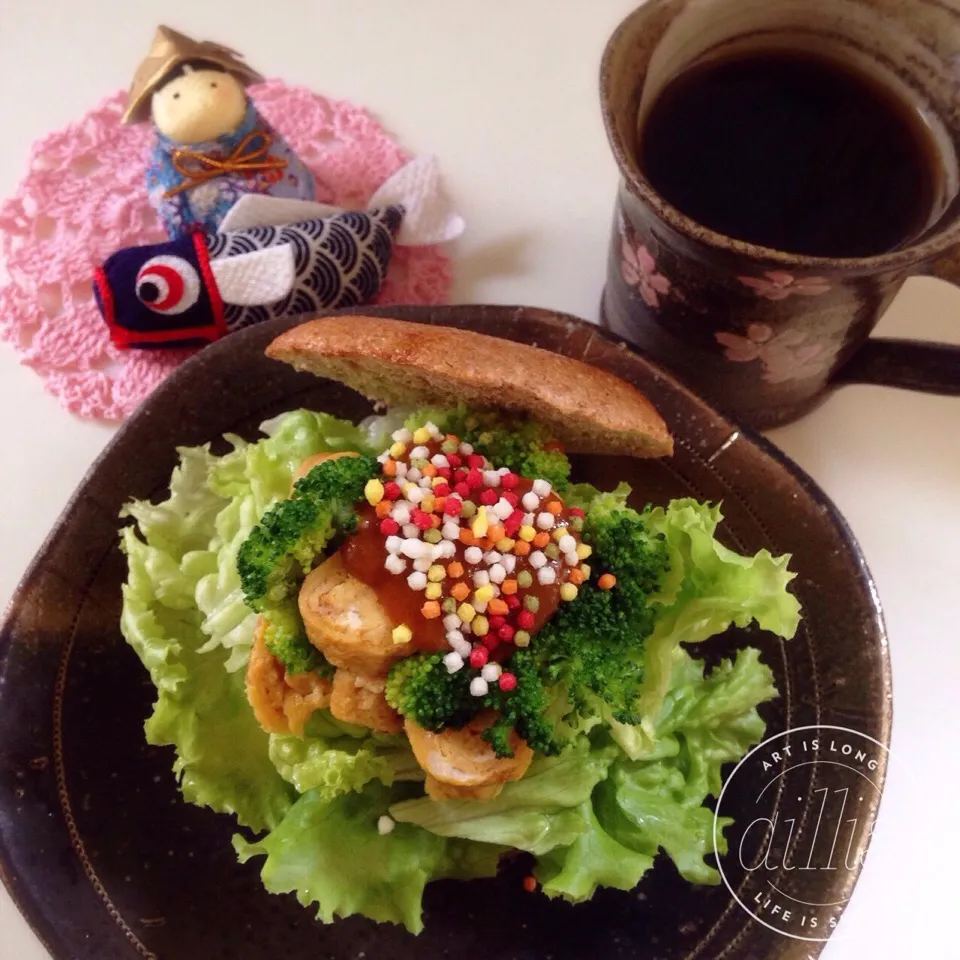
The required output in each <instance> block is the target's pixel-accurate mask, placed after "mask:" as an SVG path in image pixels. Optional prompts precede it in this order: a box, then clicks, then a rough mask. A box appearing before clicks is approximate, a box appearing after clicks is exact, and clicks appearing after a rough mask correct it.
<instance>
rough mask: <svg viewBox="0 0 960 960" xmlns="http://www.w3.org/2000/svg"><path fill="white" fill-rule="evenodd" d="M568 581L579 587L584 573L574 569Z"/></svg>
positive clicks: (568, 576)
mask: <svg viewBox="0 0 960 960" xmlns="http://www.w3.org/2000/svg"><path fill="white" fill-rule="evenodd" d="M567 580H569V581H570V583H573V584H577V585H579V584H581V583H583V571H582V570H581V569H580V568H579V567H574V568H573V570H571V571H569V572H568V573H567ZM501 589H502V588H501Z"/></svg>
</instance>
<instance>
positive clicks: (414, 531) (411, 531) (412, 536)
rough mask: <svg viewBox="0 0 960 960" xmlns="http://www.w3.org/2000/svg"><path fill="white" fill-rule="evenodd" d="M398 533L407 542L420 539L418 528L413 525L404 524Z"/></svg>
mask: <svg viewBox="0 0 960 960" xmlns="http://www.w3.org/2000/svg"><path fill="white" fill-rule="evenodd" d="M400 532H401V533H402V534H403V535H404V536H405V537H406V538H407V539H408V540H417V539H418V538H419V537H420V528H419V527H418V526H417V525H416V524H415V523H405V524H404V525H403V526H402V527H401V528H400Z"/></svg>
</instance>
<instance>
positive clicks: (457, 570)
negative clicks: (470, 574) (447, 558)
mask: <svg viewBox="0 0 960 960" xmlns="http://www.w3.org/2000/svg"><path fill="white" fill-rule="evenodd" d="M447 576H448V577H452V578H453V579H454V580H456V579H457V578H458V577H462V576H463V564H462V563H461V562H460V561H459V560H454V561H453V563H448V564H447Z"/></svg>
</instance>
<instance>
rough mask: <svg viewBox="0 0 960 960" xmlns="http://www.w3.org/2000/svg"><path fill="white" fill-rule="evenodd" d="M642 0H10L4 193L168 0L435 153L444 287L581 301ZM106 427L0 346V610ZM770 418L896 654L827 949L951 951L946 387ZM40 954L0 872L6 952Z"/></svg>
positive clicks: (901, 324) (957, 654)
mask: <svg viewBox="0 0 960 960" xmlns="http://www.w3.org/2000/svg"><path fill="white" fill-rule="evenodd" d="M634 5H635V4H634V0H595V2H590V3H587V2H586V0H515V2H509V3H508V2H506V0H500V2H490V0H483V2H481V0H407V2H405V3H398V2H396V0H363V2H348V0H283V2H281V3H274V4H264V3H262V2H257V0H233V2H232V3H230V4H226V3H223V4H199V3H195V2H192V0H166V2H165V3H164V4H161V5H152V4H150V5H148V4H145V3H131V2H129V0H86V2H85V3H82V4H81V3H76V2H74V0H46V2H42V3H12V2H10V3H4V4H3V5H2V11H0V91H2V94H0V130H2V131H3V150H2V151H0V195H6V194H8V193H9V192H11V191H12V190H13V189H14V187H15V185H16V183H17V181H18V179H19V178H20V176H21V175H22V173H23V171H24V169H25V163H26V158H27V153H28V147H29V145H30V143H31V142H32V140H33V139H34V138H36V137H38V136H40V135H42V134H43V133H45V132H46V131H48V130H50V129H51V128H55V127H58V126H60V125H62V124H64V123H66V122H68V121H70V120H71V119H73V118H74V117H76V116H78V115H79V114H81V113H82V112H83V111H84V110H86V109H88V108H89V107H90V106H91V105H93V104H94V103H96V102H97V101H98V100H99V99H100V98H101V97H102V96H103V95H104V94H105V93H108V92H110V91H113V90H115V89H117V88H119V87H125V86H126V84H127V82H128V80H129V78H130V76H131V75H132V71H133V69H134V67H135V65H136V63H137V62H138V61H139V59H140V57H141V56H142V55H143V54H144V53H145V52H146V48H147V45H148V43H149V41H150V38H151V36H152V33H153V29H154V27H155V26H156V22H157V21H156V20H155V18H156V17H157V16H158V11H161V10H162V17H163V21H164V22H166V23H168V24H169V25H171V26H173V27H175V28H178V29H181V30H183V31H184V32H186V33H188V34H190V35H192V36H195V37H198V38H209V39H216V40H219V41H221V42H224V43H226V44H228V45H229V46H232V47H233V48H235V49H238V50H241V51H243V52H244V53H245V54H246V56H247V58H248V60H249V61H250V62H251V63H252V64H253V65H254V66H255V67H257V68H258V69H259V70H260V71H261V72H263V73H264V74H266V75H268V76H282V77H284V78H285V79H287V80H289V81H291V82H298V83H304V84H307V85H309V86H311V87H312V88H313V89H315V90H317V91H319V92H322V93H324V94H327V95H330V96H333V97H338V98H348V99H353V100H355V101H357V102H360V103H363V104H366V105H367V106H368V107H370V108H371V109H372V110H373V111H374V112H375V113H376V114H377V115H379V116H380V117H381V119H382V120H383V122H384V123H385V125H386V127H387V128H388V129H390V130H391V131H393V132H394V133H395V134H396V135H398V136H399V137H400V138H401V139H402V142H403V143H404V144H405V146H406V147H407V148H408V149H410V150H411V151H413V152H417V153H419V152H435V153H437V154H439V156H440V158H441V162H442V166H443V170H444V173H445V176H446V182H447V184H448V187H449V190H450V192H451V193H452V194H453V196H455V197H456V198H457V203H458V209H459V211H460V212H461V213H462V214H463V215H464V217H465V218H466V220H467V224H468V231H467V233H466V235H465V236H464V237H463V238H462V239H461V240H460V241H458V243H457V244H456V245H455V247H454V248H453V250H452V252H453V253H454V255H455V257H456V281H455V285H454V289H453V291H452V296H451V299H452V300H453V301H455V302H456V301H468V302H481V301H487V302H492V303H524V304H531V305H536V306H543V307H552V308H556V309H559V310H565V311H569V312H571V313H574V314H579V315H580V316H583V317H585V318H588V319H591V320H595V319H596V314H597V305H598V299H599V296H600V290H601V287H602V284H603V276H604V268H605V257H606V247H607V240H608V230H609V225H610V217H611V210H612V203H613V194H614V189H615V185H616V181H617V172H616V169H615V166H614V163H613V161H612V159H611V156H610V154H609V152H608V150H607V145H606V140H605V137H604V133H603V128H602V124H601V119H600V112H599V108H598V96H597V65H598V62H599V58H600V54H601V51H602V48H603V45H604V42H605V40H606V38H607V37H608V35H609V34H610V32H611V31H612V29H613V28H614V26H615V25H616V24H617V23H618V22H619V20H620V18H621V17H622V16H623V15H625V14H626V13H627V12H628V11H629V10H630V9H631V8H632V7H633V6H634ZM218 11H219V12H218ZM226 11H228V12H226ZM878 332H879V333H881V334H885V335H893V336H909V337H920V338H930V339H936V340H943V341H950V342H953V343H960V291H957V290H954V289H952V288H951V287H949V286H947V285H946V284H942V283H940V282H938V281H934V280H927V279H919V280H912V281H910V282H908V284H907V286H906V287H905V289H904V290H903V292H902V294H901V295H900V297H899V298H898V300H897V301H896V303H895V304H894V306H893V308H892V309H891V310H890V312H889V313H888V315H887V316H886V317H885V318H884V320H883V321H882V323H881V324H880V327H879V330H878ZM112 433H113V428H112V427H110V426H106V425H102V424H97V423H90V422H87V421H82V420H79V419H76V418H74V417H72V416H71V415H68V414H67V413H65V412H64V411H63V410H62V409H61V408H60V406H59V405H58V403H57V401H56V400H54V399H53V398H52V397H50V396H48V395H47V394H46V393H45V392H44V389H43V386H42V384H41V381H40V380H39V378H38V377H37V376H36V375H35V374H34V373H33V372H32V371H31V370H29V369H28V368H26V367H22V366H20V365H19V363H18V360H17V356H16V355H15V353H14V351H13V349H12V348H11V347H10V346H9V345H8V344H0V436H2V437H3V438H4V447H3V454H2V456H0V463H2V464H3V469H0V543H2V551H0V606H2V605H4V604H5V603H6V600H7V599H8V597H9V596H10V594H11V593H12V591H13V589H14V587H15V585H16V583H17V581H18V579H19V577H20V574H21V573H22V572H23V570H24V568H25V567H26V566H27V564H28V563H29V561H30V559H31V557H32V556H33V555H34V553H35V551H36V549H37V548H38V547H39V545H40V543H41V540H42V538H43V537H44V535H45V534H46V532H47V530H48V529H49V527H50V526H51V525H52V524H53V522H54V520H55V519H56V517H57V515H58V513H59V512H60V510H61V508H62V506H63V505H64V503H65V502H66V500H67V498H68V496H69V495H70V493H71V491H72V490H73V488H74V486H75V485H76V484H77V482H78V481H79V480H80V478H81V477H82V475H83V474H84V472H85V471H86V469H87V467H88V466H89V465H90V463H91V462H92V460H93V459H94V457H95V456H96V455H97V454H98V453H99V452H100V450H101V449H102V448H103V446H104V445H105V444H106V443H107V442H108V441H109V439H110V437H111V435H112ZM770 437H771V439H772V440H773V441H774V442H775V443H777V444H779V445H780V446H781V447H782V448H783V449H784V450H786V451H787V453H789V454H790V455H791V456H792V457H793V458H794V459H796V460H797V461H798V462H799V463H800V465H801V466H803V467H804V468H805V469H806V470H807V471H808V472H809V473H811V474H812V475H813V477H814V478H815V479H816V480H817V481H818V482H819V483H820V484H821V485H822V486H823V488H824V489H825V490H826V491H827V493H828V494H829V495H830V496H831V497H832V498H833V499H834V500H835V502H836V503H837V505H838V506H839V508H840V509H841V511H842V512H843V513H844V514H845V515H846V516H847V518H848V520H849V522H850V525H851V526H852V528H853V531H854V533H855V534H856V536H857V537H858V538H859V540H860V543H861V545H862V547H863V549H864V551H865V553H866V557H867V560H868V563H869V565H870V567H871V568H872V570H873V573H874V576H875V577H876V581H877V584H878V588H879V592H880V597H881V599H882V602H883V604H884V607H885V612H886V618H887V625H888V628H889V634H890V648H891V656H892V659H893V673H894V689H895V712H896V722H895V729H894V742H893V752H894V756H895V762H894V764H893V767H892V772H891V776H890V779H889V781H888V787H887V790H886V791H885V795H884V800H883V808H882V811H881V816H880V822H879V824H878V826H877V829H876V833H875V842H874V846H873V848H872V850H871V853H870V856H869V858H868V860H867V864H866V868H865V870H864V873H863V876H862V879H861V882H860V885H859V886H858V889H857V893H856V895H855V897H854V899H853V902H852V904H851V906H850V908H849V909H848V911H847V914H846V916H845V918H844V921H843V923H842V924H841V926H840V928H839V931H838V933H837V934H836V936H835V937H834V939H833V940H832V941H831V942H830V943H829V944H828V946H827V948H826V950H825V951H824V954H823V956H824V957H826V958H827V960H859V958H866V957H870V958H876V960H885V958H890V960H893V958H897V960H901V958H908V957H909V958H911V960H913V958H917V960H936V958H941V957H942V958H946V957H955V956H958V955H960V947H958V945H957V943H956V940H957V938H956V934H955V927H954V924H955V922H956V921H955V918H956V897H955V888H956V884H955V881H954V880H953V879H951V878H952V876H953V873H954V871H955V870H956V864H957V862H958V860H960V839H958V837H960V832H958V829H957V822H956V816H957V811H958V800H957V797H958V794H960V774H958V769H960V765H958V764H957V763H956V761H955V759H954V758H955V756H956V745H957V743H958V742H960V709H958V707H957V702H958V695H957V690H958V686H960V628H958V618H957V611H958V606H957V596H958V593H960V583H958V574H960V561H958V551H957V539H958V538H960V442H958V441H960V400H957V399H949V398H944V397H931V396H922V395H919V394H910V393H905V392H900V391H894V390H887V389H881V388H873V387H848V388H845V389H844V390H842V391H840V392H839V393H837V394H836V395H835V396H833V397H832V398H831V399H830V400H829V401H828V402H827V404H826V405H825V406H823V407H822V408H821V409H820V410H818V411H817V412H816V413H815V414H813V415H811V416H810V417H808V418H807V419H805V420H804V421H802V422H800V423H797V424H795V425H792V426H790V427H787V428H783V429H780V430H777V431H774V432H772V433H771V434H770ZM8 695H10V694H9V693H8ZM46 957H47V954H46V951H45V950H44V949H43V948H42V947H41V945H40V944H39V942H38V941H37V940H36V938H35V937H34V935H33V934H32V933H31V931H30V930H29V928H28V927H27V925H26V924H25V922H24V921H23V919H22V918H21V917H20V915H19V913H18V912H17V910H16V908H15V907H14V906H13V905H12V903H11V901H10V899H9V897H8V896H7V894H6V892H5V891H4V890H2V888H0V960H42V958H46ZM91 960H96V958H91Z"/></svg>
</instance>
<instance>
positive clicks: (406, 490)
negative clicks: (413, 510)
mask: <svg viewBox="0 0 960 960" xmlns="http://www.w3.org/2000/svg"><path fill="white" fill-rule="evenodd" d="M417 486H418V485H417V484H416V483H414V482H413V481H412V480H408V481H407V482H406V483H405V484H404V485H403V495H404V496H405V497H407V498H408V499H409V497H410V491H411V490H412V489H413V488H414V487H417Z"/></svg>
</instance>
